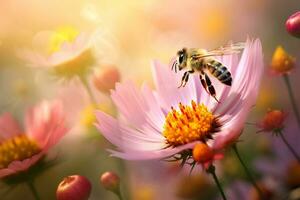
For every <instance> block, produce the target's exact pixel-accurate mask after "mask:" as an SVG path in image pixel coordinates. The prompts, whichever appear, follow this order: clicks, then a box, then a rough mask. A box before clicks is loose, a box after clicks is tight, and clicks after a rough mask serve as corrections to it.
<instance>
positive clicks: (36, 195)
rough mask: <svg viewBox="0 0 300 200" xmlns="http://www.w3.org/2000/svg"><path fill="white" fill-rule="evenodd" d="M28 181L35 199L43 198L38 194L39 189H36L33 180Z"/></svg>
mask: <svg viewBox="0 0 300 200" xmlns="http://www.w3.org/2000/svg"><path fill="white" fill-rule="evenodd" d="M26 183H27V185H28V188H29V190H30V191H31V193H32V195H33V196H34V199H35V200H40V199H41V198H40V196H39V194H38V192H37V190H36V188H35V186H34V184H33V182H32V181H28V182H26Z"/></svg>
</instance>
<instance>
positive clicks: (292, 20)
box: [285, 11, 300, 38]
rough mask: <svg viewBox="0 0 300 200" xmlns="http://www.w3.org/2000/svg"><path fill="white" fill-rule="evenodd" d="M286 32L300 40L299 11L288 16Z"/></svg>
mask: <svg viewBox="0 0 300 200" xmlns="http://www.w3.org/2000/svg"><path fill="white" fill-rule="evenodd" d="M285 28H286V30H287V32H288V33H289V34H291V35H293V36H295V37H297V38H300V11H298V12H296V13H294V14H293V15H292V16H290V17H289V18H288V19H287V20H286V23H285Z"/></svg>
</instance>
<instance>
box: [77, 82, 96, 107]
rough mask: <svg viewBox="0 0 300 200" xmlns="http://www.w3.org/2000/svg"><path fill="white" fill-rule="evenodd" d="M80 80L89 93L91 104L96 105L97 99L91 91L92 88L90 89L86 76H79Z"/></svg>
mask: <svg viewBox="0 0 300 200" xmlns="http://www.w3.org/2000/svg"><path fill="white" fill-rule="evenodd" d="M79 78H80V81H81V83H82V85H83V86H84V88H85V90H86V92H87V93H88V95H89V97H90V100H91V103H93V104H96V98H95V96H94V94H93V92H92V90H91V87H90V85H89V83H88V81H87V79H86V77H85V76H79Z"/></svg>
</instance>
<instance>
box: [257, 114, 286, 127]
mask: <svg viewBox="0 0 300 200" xmlns="http://www.w3.org/2000/svg"><path fill="white" fill-rule="evenodd" d="M285 118H286V113H284V112H283V111H281V110H270V111H269V112H267V113H266V114H265V116H264V117H263V119H262V120H261V122H259V123H258V126H259V127H260V128H261V131H266V132H268V131H278V130H281V129H282V128H283V127H284V121H285Z"/></svg>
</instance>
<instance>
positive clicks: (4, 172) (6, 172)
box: [0, 168, 16, 178]
mask: <svg viewBox="0 0 300 200" xmlns="http://www.w3.org/2000/svg"><path fill="white" fill-rule="evenodd" d="M14 173H16V172H15V171H14V170H12V169H8V168H5V169H0V178H3V177H5V176H8V175H11V174H14Z"/></svg>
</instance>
